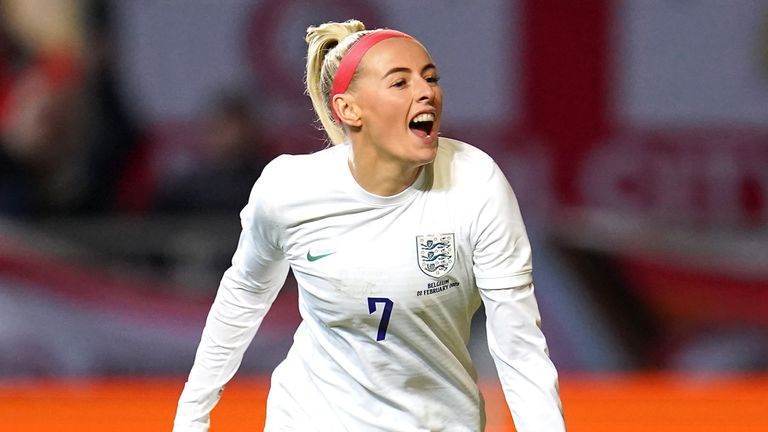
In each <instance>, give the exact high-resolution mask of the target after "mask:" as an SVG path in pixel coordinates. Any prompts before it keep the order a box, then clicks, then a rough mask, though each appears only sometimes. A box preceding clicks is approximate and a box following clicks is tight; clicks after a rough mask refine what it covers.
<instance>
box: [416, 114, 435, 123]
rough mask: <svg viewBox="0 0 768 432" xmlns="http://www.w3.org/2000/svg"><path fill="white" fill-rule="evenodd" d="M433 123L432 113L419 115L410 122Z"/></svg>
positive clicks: (433, 116)
mask: <svg viewBox="0 0 768 432" xmlns="http://www.w3.org/2000/svg"><path fill="white" fill-rule="evenodd" d="M433 121H435V115H434V114H432V113H425V114H419V115H417V116H416V118H414V119H413V120H411V122H412V123H419V122H433Z"/></svg>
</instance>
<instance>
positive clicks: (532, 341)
mask: <svg viewBox="0 0 768 432" xmlns="http://www.w3.org/2000/svg"><path fill="white" fill-rule="evenodd" d="M480 295H481V297H482V299H483V303H484V305H485V312H486V328H487V332H488V348H489V350H490V352H491V356H492V357H493V361H494V363H495V364H496V370H497V371H498V373H499V379H500V380H501V386H502V389H503V390H504V396H505V397H506V399H507V404H508V405H509V408H510V411H511V412H512V417H513V418H514V420H515V426H516V428H517V430H518V431H520V432H531V431H546V432H559V431H565V422H564V420H563V412H562V406H561V403H560V395H559V390H558V384H557V371H556V370H555V367H554V365H553V364H552V361H551V360H550V359H549V355H548V350H547V343H546V340H545V339H544V334H543V333H542V332H541V328H540V316H539V308H538V305H537V304H536V297H535V296H534V288H533V284H528V285H525V286H522V287H517V288H503V289H487V290H486V289H481V290H480Z"/></svg>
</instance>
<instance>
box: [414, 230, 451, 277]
mask: <svg viewBox="0 0 768 432" xmlns="http://www.w3.org/2000/svg"><path fill="white" fill-rule="evenodd" d="M416 253H417V255H418V260H419V268H420V269H421V271H423V272H424V274H426V275H427V276H430V277H433V278H439V277H441V276H443V275H444V274H446V273H448V272H449V271H451V269H452V268H453V264H454V262H456V258H455V257H456V247H455V246H454V236H453V233H450V234H429V235H418V236H416Z"/></svg>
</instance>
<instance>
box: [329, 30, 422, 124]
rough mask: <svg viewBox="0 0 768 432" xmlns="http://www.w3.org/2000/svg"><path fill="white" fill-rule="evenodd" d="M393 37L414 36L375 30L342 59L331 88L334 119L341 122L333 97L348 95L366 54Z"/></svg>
mask: <svg viewBox="0 0 768 432" xmlns="http://www.w3.org/2000/svg"><path fill="white" fill-rule="evenodd" d="M393 37H403V38H408V39H413V37H412V36H410V35H407V34H405V33H403V32H399V31H397V30H374V31H372V32H370V33H367V34H366V35H365V36H363V37H361V38H360V39H358V40H357V41H355V43H353V44H352V46H351V47H350V48H349V50H348V51H347V53H346V54H345V55H344V57H342V59H341V62H340V63H339V69H338V70H337V71H336V76H334V77H333V85H332V86H331V111H333V117H334V118H335V119H336V120H337V121H340V119H339V115H338V114H336V107H335V106H334V105H333V97H334V96H336V95H337V94H342V93H346V91H347V89H348V88H349V83H350V82H352V77H353V76H354V75H355V71H356V70H357V66H358V65H359V64H360V60H362V59H363V56H364V55H365V53H366V52H368V50H369V49H371V47H372V46H374V45H376V44H377V43H379V42H381V41H383V40H386V39H389V38H393ZM414 40H415V39H414Z"/></svg>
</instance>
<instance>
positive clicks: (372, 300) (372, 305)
mask: <svg viewBox="0 0 768 432" xmlns="http://www.w3.org/2000/svg"><path fill="white" fill-rule="evenodd" d="M376 303H384V312H383V313H382V314H381V322H379V332H378V333H377V334H376V340H377V341H383V340H384V338H385V337H386V336H387V326H389V316H390V315H392V306H394V305H395V303H394V302H392V300H390V299H388V298H386V297H368V313H369V314H372V313H374V312H376Z"/></svg>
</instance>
